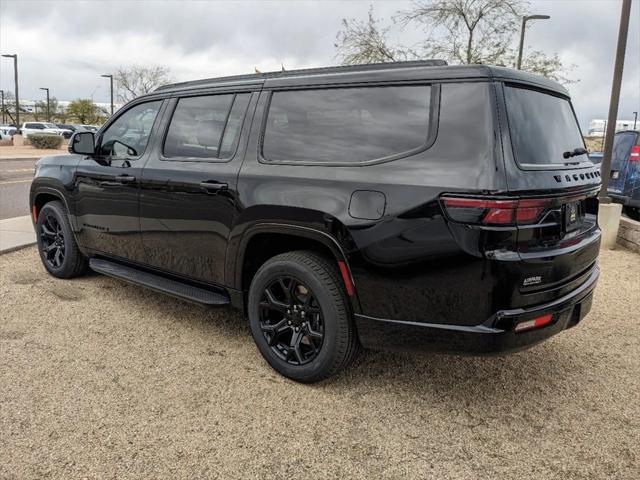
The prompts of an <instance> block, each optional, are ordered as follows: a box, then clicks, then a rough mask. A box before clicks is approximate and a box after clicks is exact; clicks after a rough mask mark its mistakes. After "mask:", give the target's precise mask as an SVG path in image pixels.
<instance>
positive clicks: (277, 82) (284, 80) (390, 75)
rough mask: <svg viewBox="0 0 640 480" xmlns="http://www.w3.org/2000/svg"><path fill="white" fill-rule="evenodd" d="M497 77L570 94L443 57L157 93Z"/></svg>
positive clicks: (537, 80) (173, 87)
mask: <svg viewBox="0 0 640 480" xmlns="http://www.w3.org/2000/svg"><path fill="white" fill-rule="evenodd" d="M487 78H488V79H497V80H504V81H514V82H518V83H527V84H531V85H534V86H538V87H542V88H546V89H549V90H553V91H556V92H558V93H561V94H563V95H568V92H567V91H566V90H565V88H564V87H563V86H562V85H560V84H559V83H557V82H554V81H553V80H549V79H548V78H545V77H542V76H540V75H534V74H531V73H527V72H523V71H521V70H514V69H511V68H505V67H496V66H488V65H455V66H449V65H447V62H445V61H444V60H418V61H410V62H389V63H372V64H364V65H347V66H337V67H322V68H306V69H300V70H285V71H277V72H264V73H262V72H261V73H254V74H245V75H234V76H228V77H217V78H207V79H202V80H193V81H189V82H180V83H173V84H170V85H164V86H162V87H159V88H158V89H156V90H155V92H154V93H165V92H166V93H169V92H173V91H183V90H200V89H207V88H216V87H249V86H253V87H254V88H276V87H286V86H301V85H319V84H340V83H346V82H358V81H362V82H364V81H367V82H375V81H393V80H416V81H418V80H445V79H450V80H457V79H487Z"/></svg>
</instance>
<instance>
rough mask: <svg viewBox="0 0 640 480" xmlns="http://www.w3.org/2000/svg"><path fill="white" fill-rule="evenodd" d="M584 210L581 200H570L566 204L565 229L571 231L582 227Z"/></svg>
mask: <svg viewBox="0 0 640 480" xmlns="http://www.w3.org/2000/svg"><path fill="white" fill-rule="evenodd" d="M581 223H582V212H581V208H580V202H569V203H567V204H565V206H564V230H565V232H570V231H572V230H576V229H577V228H579V227H580V224H581Z"/></svg>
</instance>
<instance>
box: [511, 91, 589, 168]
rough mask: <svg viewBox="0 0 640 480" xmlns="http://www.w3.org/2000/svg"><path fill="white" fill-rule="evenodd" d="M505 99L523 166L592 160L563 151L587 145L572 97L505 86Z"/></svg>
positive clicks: (555, 165) (516, 153) (554, 165)
mask: <svg viewBox="0 0 640 480" xmlns="http://www.w3.org/2000/svg"><path fill="white" fill-rule="evenodd" d="M504 92H505V101H506V104H507V116H508V118H509V132H510V134H511V144H512V147H513V154H514V157H515V159H516V161H517V162H518V164H519V165H520V166H521V167H523V168H527V167H533V168H536V167H541V166H549V167H551V168H554V169H557V168H564V167H565V164H566V166H568V167H570V166H571V164H575V163H582V162H589V158H588V156H587V155H586V154H583V155H577V156H574V157H571V158H564V156H563V154H564V152H572V151H573V150H575V149H576V148H584V141H583V139H582V134H581V133H580V128H579V127H578V122H577V120H576V117H575V115H574V113H573V109H572V108H571V103H570V102H569V100H567V99H566V98H563V97H558V96H555V95H551V94H548V93H544V92H541V91H537V90H530V89H527V88H519V87H513V86H505V89H504Z"/></svg>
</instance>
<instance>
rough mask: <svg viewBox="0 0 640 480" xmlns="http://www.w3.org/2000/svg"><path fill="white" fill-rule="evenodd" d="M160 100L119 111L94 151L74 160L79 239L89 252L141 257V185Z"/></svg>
mask: <svg viewBox="0 0 640 480" xmlns="http://www.w3.org/2000/svg"><path fill="white" fill-rule="evenodd" d="M161 106H162V100H156V101H152V102H145V103H139V104H137V105H134V106H132V107H130V108H128V109H127V110H126V111H123V112H122V113H119V114H118V117H117V118H115V119H114V120H113V121H112V122H111V123H110V124H109V125H108V126H107V127H106V129H105V130H104V131H103V132H101V134H100V135H99V137H98V139H97V140H96V155H95V156H94V157H86V158H84V159H82V160H81V161H80V162H79V163H78V167H77V170H76V177H75V185H74V189H75V191H74V193H75V195H74V196H75V206H76V213H77V216H76V219H75V220H76V224H77V232H78V233H77V239H78V243H79V244H80V246H82V247H84V248H86V249H90V250H91V251H92V252H93V253H104V254H108V255H110V256H116V257H120V258H124V259H127V260H132V261H143V260H144V255H143V253H142V239H141V237H140V217H139V189H140V177H141V174H142V166H143V165H144V163H145V161H146V160H147V158H148V155H147V154H146V152H147V150H148V148H147V147H148V144H149V140H150V138H152V133H153V131H154V125H156V123H157V122H156V121H157V119H158V113H159V111H160V107H161Z"/></svg>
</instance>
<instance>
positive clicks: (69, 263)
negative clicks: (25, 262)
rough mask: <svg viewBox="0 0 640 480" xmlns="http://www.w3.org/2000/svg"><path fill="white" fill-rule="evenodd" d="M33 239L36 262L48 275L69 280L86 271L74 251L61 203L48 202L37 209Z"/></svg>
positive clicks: (83, 260)
mask: <svg viewBox="0 0 640 480" xmlns="http://www.w3.org/2000/svg"><path fill="white" fill-rule="evenodd" d="M36 238H37V240H38V252H39V253H40V260H42V264H43V265H44V268H45V269H46V270H47V272H49V273H50V274H51V275H53V276H54V277H58V278H73V277H77V276H80V275H83V274H85V273H86V272H87V270H88V268H89V262H88V260H87V258H86V257H85V256H84V255H82V252H80V249H79V248H78V244H77V243H76V238H75V236H74V234H73V230H72V229H71V224H70V223H69V212H67V209H66V208H65V206H64V205H63V204H62V203H61V202H59V201H53V202H49V203H46V204H45V205H44V206H43V207H42V208H41V209H40V212H39V213H38V221H37V222H36ZM58 252H59V253H58Z"/></svg>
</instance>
